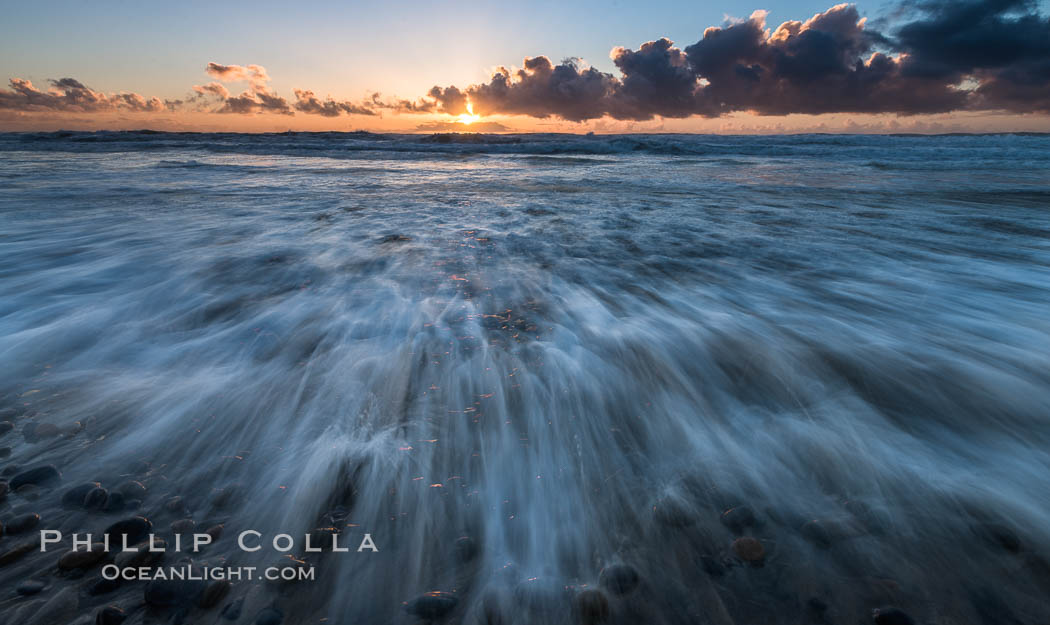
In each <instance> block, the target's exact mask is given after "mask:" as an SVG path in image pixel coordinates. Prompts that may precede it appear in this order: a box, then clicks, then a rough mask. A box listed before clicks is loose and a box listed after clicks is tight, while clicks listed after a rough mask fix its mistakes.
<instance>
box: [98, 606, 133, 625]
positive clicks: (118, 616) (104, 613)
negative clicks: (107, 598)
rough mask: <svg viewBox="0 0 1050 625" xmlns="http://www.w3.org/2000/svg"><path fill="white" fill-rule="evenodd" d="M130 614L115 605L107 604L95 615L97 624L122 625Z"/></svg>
mask: <svg viewBox="0 0 1050 625" xmlns="http://www.w3.org/2000/svg"><path fill="white" fill-rule="evenodd" d="M126 618H128V615H127V614H126V613H125V612H124V610H121V609H120V608H119V607H117V606H115V605H107V606H106V607H104V608H102V609H101V610H99V611H98V613H97V614H96V615H95V625H120V624H121V623H123V622H124V619H126Z"/></svg>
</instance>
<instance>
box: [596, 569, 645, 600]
mask: <svg viewBox="0 0 1050 625" xmlns="http://www.w3.org/2000/svg"><path fill="white" fill-rule="evenodd" d="M640 579H641V578H640V577H639V576H638V571H636V570H635V569H634V567H633V566H631V565H629V564H613V565H611V566H607V567H605V568H604V569H602V571H601V573H599V574H598V585H599V586H601V587H602V588H604V589H606V590H608V591H609V592H611V593H612V594H614V595H617V596H623V595H626V594H629V593H630V592H631V591H633V590H634V589H635V588H637V587H638V582H639V581H640Z"/></svg>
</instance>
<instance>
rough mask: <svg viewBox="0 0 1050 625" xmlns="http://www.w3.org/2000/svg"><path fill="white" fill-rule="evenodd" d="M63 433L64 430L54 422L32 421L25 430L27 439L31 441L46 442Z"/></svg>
mask: <svg viewBox="0 0 1050 625" xmlns="http://www.w3.org/2000/svg"><path fill="white" fill-rule="evenodd" d="M61 433H62V431H61V430H59V429H58V426H57V425H55V424H54V423H38V424H32V423H31V424H29V425H27V426H26V428H25V429H24V430H23V434H24V435H25V439H26V441H28V442H30V443H40V442H44V441H47V440H50V439H52V438H55V437H56V436H58V435H59V434H61Z"/></svg>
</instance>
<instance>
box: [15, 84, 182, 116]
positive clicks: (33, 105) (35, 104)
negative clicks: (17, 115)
mask: <svg viewBox="0 0 1050 625" xmlns="http://www.w3.org/2000/svg"><path fill="white" fill-rule="evenodd" d="M48 82H49V83H50V87H49V88H48V89H46V90H43V91H42V90H40V89H38V88H37V87H36V86H34V85H33V83H32V82H30V81H28V80H26V79H24V78H12V79H11V80H10V83H9V86H8V89H7V90H6V91H0V110H7V111H23V112H56V111H64V112H75V113H96V112H105V111H117V110H125V111H137V112H159V111H165V110H170V109H171V108H172V107H173V106H175V105H176V101H162V100H160V99H159V98H146V97H143V96H141V95H139V94H137V93H113V94H109V95H106V94H105V93H102V92H101V91H95V90H93V89H91V88H89V87H87V86H85V85H84V84H83V83H81V82H80V81H78V80H76V79H73V78H61V79H59V80H50V81H48Z"/></svg>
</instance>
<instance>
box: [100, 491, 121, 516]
mask: <svg viewBox="0 0 1050 625" xmlns="http://www.w3.org/2000/svg"><path fill="white" fill-rule="evenodd" d="M123 509H124V495H123V494H121V493H109V496H108V497H106V505H104V506H103V507H102V510H104V511H105V512H120V511H121V510H123Z"/></svg>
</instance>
